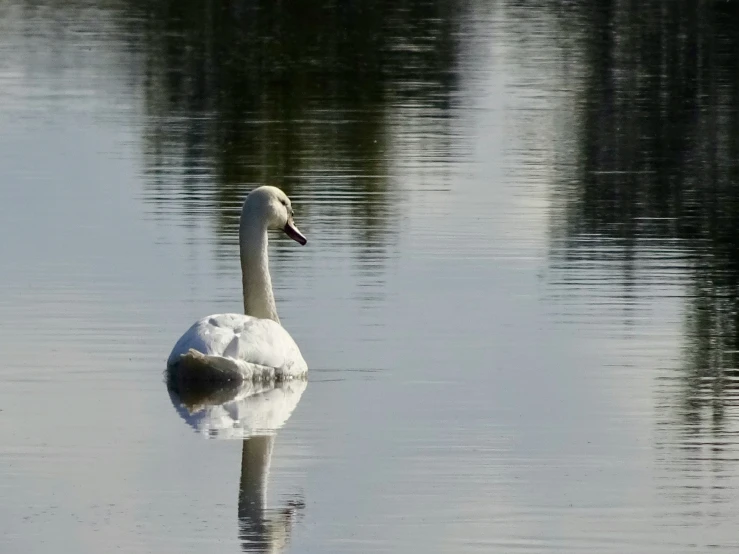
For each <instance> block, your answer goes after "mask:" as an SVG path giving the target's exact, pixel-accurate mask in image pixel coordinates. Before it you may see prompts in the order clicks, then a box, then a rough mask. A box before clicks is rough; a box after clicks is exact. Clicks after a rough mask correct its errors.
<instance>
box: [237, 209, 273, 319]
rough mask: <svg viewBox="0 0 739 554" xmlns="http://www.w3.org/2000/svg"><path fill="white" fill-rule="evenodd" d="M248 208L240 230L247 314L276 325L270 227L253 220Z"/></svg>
mask: <svg viewBox="0 0 739 554" xmlns="http://www.w3.org/2000/svg"><path fill="white" fill-rule="evenodd" d="M250 215H251V214H249V213H248V208H247V207H246V206H245V207H244V211H243V212H242V214H241V224H240V226H239V245H240V249H241V284H242V286H243V289H244V313H245V314H246V315H250V316H253V317H258V318H261V319H272V320H274V321H276V322H277V323H279V322H280V318H279V317H277V306H276V305H275V295H274V293H273V292H272V279H271V277H270V275H269V255H268V240H267V224H266V222H264V221H262V220H261V219H260V218H258V217H251V216H250Z"/></svg>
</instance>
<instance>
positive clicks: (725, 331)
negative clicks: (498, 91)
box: [564, 0, 739, 426]
mask: <svg viewBox="0 0 739 554" xmlns="http://www.w3.org/2000/svg"><path fill="white" fill-rule="evenodd" d="M577 17H578V20H577V25H578V26H579V27H580V28H581V29H584V31H582V32H583V33H584V39H583V49H584V52H585V53H586V59H587V78H586V81H585V82H586V88H585V90H584V102H583V105H582V120H583V121H584V124H583V127H582V130H581V135H580V142H579V152H578V157H579V160H578V167H579V168H580V175H579V178H578V180H577V186H576V187H575V188H574V189H569V190H568V193H567V194H568V195H569V200H568V202H567V208H566V211H565V223H564V226H565V227H566V232H565V235H566V237H567V239H566V241H565V242H569V247H566V248H565V256H579V257H584V258H587V259H590V260H594V259H597V258H598V257H599V256H602V255H607V254H602V253H605V252H609V251H610V252H611V253H612V252H613V248H612V245H613V244H614V242H615V243H616V244H619V245H620V246H621V248H620V250H619V255H620V256H623V257H625V258H626V259H625V260H623V267H624V268H625V269H624V271H625V274H626V273H628V270H627V269H626V268H628V267H630V266H633V264H634V263H636V262H637V261H636V260H635V259H634V257H635V256H637V255H638V252H639V251H640V249H641V250H642V251H643V250H644V248H647V246H646V245H648V249H649V250H650V252H653V253H656V254H657V255H659V253H660V251H661V250H668V249H672V250H674V249H675V245H679V248H680V250H681V251H682V252H684V253H685V254H684V258H687V260H685V259H684V260H683V261H684V262H685V264H687V265H688V267H689V271H690V272H691V274H692V275H691V286H690V290H689V291H688V299H687V302H688V304H689V309H688V315H687V318H686V321H687V322H686V330H687V332H686V334H687V336H688V341H687V343H686V346H685V349H686V356H685V360H686V373H685V387H684V390H685V395H686V396H685V402H684V410H682V413H683V414H684V416H685V417H686V418H687V419H688V420H690V421H693V423H695V425H698V426H700V425H699V424H700V421H701V419H702V418H703V417H704V415H703V414H704V413H709V414H710V416H709V419H710V420H711V421H712V422H713V423H715V422H716V421H720V420H721V418H722V417H723V415H722V414H723V410H724V408H725V406H726V404H727V403H728V402H732V401H733V400H732V399H734V398H735V397H736V380H735V379H734V374H735V372H736V368H737V362H738V361H739V360H738V359H737V352H739V325H738V323H739V322H738V320H737V317H738V316H737V313H738V310H737V298H738V296H739V182H738V180H737V177H738V176H739V116H738V112H737V109H738V107H739V67H738V62H737V60H738V59H739V56H738V54H739V4H737V3H736V2H692V1H674V0H662V1H656V0H655V1H650V2H641V3H631V2H615V1H605V2H597V3H596V2H591V3H589V4H588V5H587V6H584V7H581V9H579V10H578V11H577ZM582 236H588V237H590V239H589V240H590V241H591V242H590V243H589V244H590V247H589V248H588V250H587V251H583V250H582V249H579V250H578V249H577V248H574V247H573V245H574V244H575V242H576V241H577V238H578V237H582ZM647 241H648V242H647ZM625 278H628V275H626V277H625ZM706 387H709V388H710V394H706V392H707V391H706ZM712 425H713V424H711V425H710V426H712Z"/></svg>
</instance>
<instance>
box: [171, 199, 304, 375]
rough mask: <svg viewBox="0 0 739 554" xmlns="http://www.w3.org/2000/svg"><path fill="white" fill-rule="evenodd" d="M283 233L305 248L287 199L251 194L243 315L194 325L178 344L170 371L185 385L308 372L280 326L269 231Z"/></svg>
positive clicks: (243, 235)
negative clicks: (195, 382) (273, 290)
mask: <svg viewBox="0 0 739 554" xmlns="http://www.w3.org/2000/svg"><path fill="white" fill-rule="evenodd" d="M268 229H281V230H283V231H284V232H285V234H287V236H289V237H290V238H292V239H293V240H295V241H297V242H299V243H300V244H305V243H306V242H307V240H306V238H305V237H304V236H303V234H302V233H301V232H300V231H299V230H298V228H297V227H296V226H295V223H294V222H293V209H292V206H291V203H290V199H289V198H288V197H287V195H286V194H285V193H284V192H282V191H281V190H280V189H278V188H276V187H269V186H264V187H259V188H257V189H254V190H253V191H251V192H250V193H249V195H248V196H247V197H246V200H245V201H244V206H243V208H242V209H241V222H240V225H239V246H240V250H241V280H242V285H243V290H244V314H216V315H210V316H207V317H204V318H202V319H200V320H199V321H196V322H195V324H194V325H193V326H192V327H190V328H189V329H188V330H187V331H186V332H185V334H184V335H182V337H181V338H180V340H178V341H177V344H175V346H174V348H173V349H172V353H171V354H170V355H169V358H168V360H167V366H168V370H169V371H170V372H173V371H176V372H178V373H179V377H180V378H181V379H185V380H204V381H209V380H269V379H286V378H287V379H289V378H292V377H300V376H303V375H305V373H306V372H307V371H308V366H307V364H306V363H305V360H304V359H303V356H302V355H301V354H300V349H299V348H298V345H297V344H295V341H294V340H293V339H292V337H291V336H290V334H289V333H288V332H287V331H286V330H285V329H284V328H283V327H282V325H280V319H279V317H277V308H276V306H275V297H274V293H273V292H272V279H271V278H270V275H269V260H268V254H267V243H268V240H267V230H268Z"/></svg>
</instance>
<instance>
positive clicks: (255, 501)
mask: <svg viewBox="0 0 739 554" xmlns="http://www.w3.org/2000/svg"><path fill="white" fill-rule="evenodd" d="M307 384H308V383H307V381H305V380H302V379H301V380H298V379H296V380H292V381H284V382H278V383H251V382H249V383H246V382H245V383H239V384H231V383H218V384H215V383H214V384H210V385H205V386H204V385H203V384H202V383H200V384H198V385H197V387H194V386H188V385H187V383H185V382H181V381H178V380H177V378H176V376H172V375H167V389H168V390H169V395H170V399H171V400H172V404H173V405H174V407H175V409H176V410H177V412H178V413H179V414H180V416H181V417H182V419H184V420H185V421H186V422H187V424H188V425H190V426H191V427H193V428H194V429H195V430H196V431H198V432H199V433H202V434H204V435H205V436H207V437H211V438H240V439H243V441H244V442H243V446H242V450H241V479H240V483H239V527H240V532H239V537H240V539H241V541H242V546H243V549H244V551H245V552H281V551H283V550H284V549H285V547H286V546H287V544H288V542H289V539H290V534H291V532H292V526H293V523H294V521H295V519H296V516H297V515H298V514H299V513H300V511H301V510H302V508H303V506H304V502H303V500H302V497H300V496H299V495H296V496H294V497H293V498H290V499H289V500H287V501H286V502H285V505H284V506H283V507H282V508H280V509H268V508H267V482H268V480H269V468H270V462H271V460H272V449H273V447H274V441H275V437H276V432H277V430H278V429H279V428H280V427H282V426H283V425H284V424H285V422H286V421H287V420H288V419H289V417H290V415H291V414H292V412H293V410H294V409H295V407H296V406H297V405H298V402H299V401H300V397H301V396H302V395H303V391H304V390H305V387H306V386H307Z"/></svg>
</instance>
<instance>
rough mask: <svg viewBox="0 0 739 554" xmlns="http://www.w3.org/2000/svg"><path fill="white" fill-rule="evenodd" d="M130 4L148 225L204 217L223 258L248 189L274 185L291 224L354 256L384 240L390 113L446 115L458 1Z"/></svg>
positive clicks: (388, 236)
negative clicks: (340, 231)
mask: <svg viewBox="0 0 739 554" xmlns="http://www.w3.org/2000/svg"><path fill="white" fill-rule="evenodd" d="M132 4H133V5H135V6H136V8H137V9H138V10H140V11H141V13H142V14H143V18H144V21H145V22H144V31H143V32H142V33H143V35H142V38H143V42H142V43H143V46H142V48H143V59H144V62H143V63H144V64H145V75H146V77H145V83H144V86H143V88H144V101H145V108H146V111H147V123H146V128H145V131H144V132H145V135H146V144H147V146H146V163H147V166H148V167H147V169H146V171H147V180H148V181H149V190H148V191H147V197H148V200H149V201H150V203H151V204H152V205H153V209H154V210H155V211H156V212H157V213H158V214H162V213H164V212H167V211H170V210H172V209H173V206H174V207H175V209H178V210H182V211H183V212H184V214H185V215H187V216H188V217H190V218H198V217H202V218H204V219H206V220H207V219H208V218H210V217H213V215H212V214H215V217H216V221H215V227H216V230H217V235H218V237H219V242H220V252H221V254H222V255H227V256H232V255H233V249H232V248H231V246H232V245H234V244H235V242H236V226H237V222H238V215H239V208H240V203H241V202H242V201H243V197H244V194H245V192H246V191H247V190H249V189H250V188H252V187H253V186H255V185H258V184H264V183H272V184H278V185H280V186H281V187H282V188H284V189H285V191H286V192H287V193H288V194H289V195H291V196H293V197H295V198H296V200H297V202H296V203H297V204H298V205H299V207H300V210H302V213H301V217H303V218H304V217H305V216H306V213H307V214H309V215H311V214H312V215H314V219H324V220H325V219H336V218H341V219H343V220H344V221H345V222H346V225H347V226H349V227H351V232H352V233H354V234H355V236H354V237H353V238H354V239H356V240H354V241H352V242H353V243H356V244H359V245H361V246H360V252H359V255H360V256H361V255H362V252H369V253H370V254H371V253H373V252H375V251H376V250H377V249H380V250H381V249H382V248H383V247H384V246H383V245H386V244H387V243H388V241H391V240H393V239H392V237H393V235H392V233H391V232H390V228H391V225H389V223H390V222H391V221H392V220H393V219H394V218H396V217H397V216H398V213H397V209H396V208H395V207H394V206H395V204H396V203H395V202H393V199H394V195H395V194H396V191H394V190H392V188H393V187H392V184H391V181H390V179H389V173H390V169H389V168H388V160H389V159H390V158H391V157H392V155H391V154H392V153H391V152H389V150H390V146H389V144H388V138H389V134H390V132H391V128H392V125H393V123H394V122H393V109H394V108H395V107H396V106H399V105H401V106H402V105H404V104H413V105H418V106H421V107H423V108H424V109H425V110H427V111H433V112H435V113H437V112H441V113H444V112H445V111H446V110H447V109H448V107H449V105H450V102H451V96H452V94H453V93H454V91H455V89H456V86H457V73H456V72H457V63H456V59H457V56H458V53H457V48H458V45H457V37H456V36H455V29H456V27H457V25H458V23H457V21H458V19H459V18H458V13H459V11H460V9H461V8H460V7H459V5H458V4H457V3H456V2H452V1H450V0H411V1H403V2H390V1H381V2H373V1H369V0H357V1H351V2H339V1H336V0H329V1H324V2H318V3H316V2H307V1H303V0H301V1H298V2H289V3H274V2H266V1H261V0H254V1H238V0H236V1H231V2H227V3H223V4H214V3H212V2H205V1H203V0H186V1H184V2H179V1H174V0H165V1H162V2H154V3H151V2H141V3H138V2H135V1H133V0H132ZM134 24H136V25H139V24H140V23H139V22H135V23H134ZM139 32H141V31H139ZM309 199H312V200H313V201H311V202H309V201H307V200H309ZM178 204H179V206H178ZM313 212H320V213H318V214H315V213H313ZM225 244H228V245H229V247H228V248H223V246H224V245H225Z"/></svg>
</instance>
